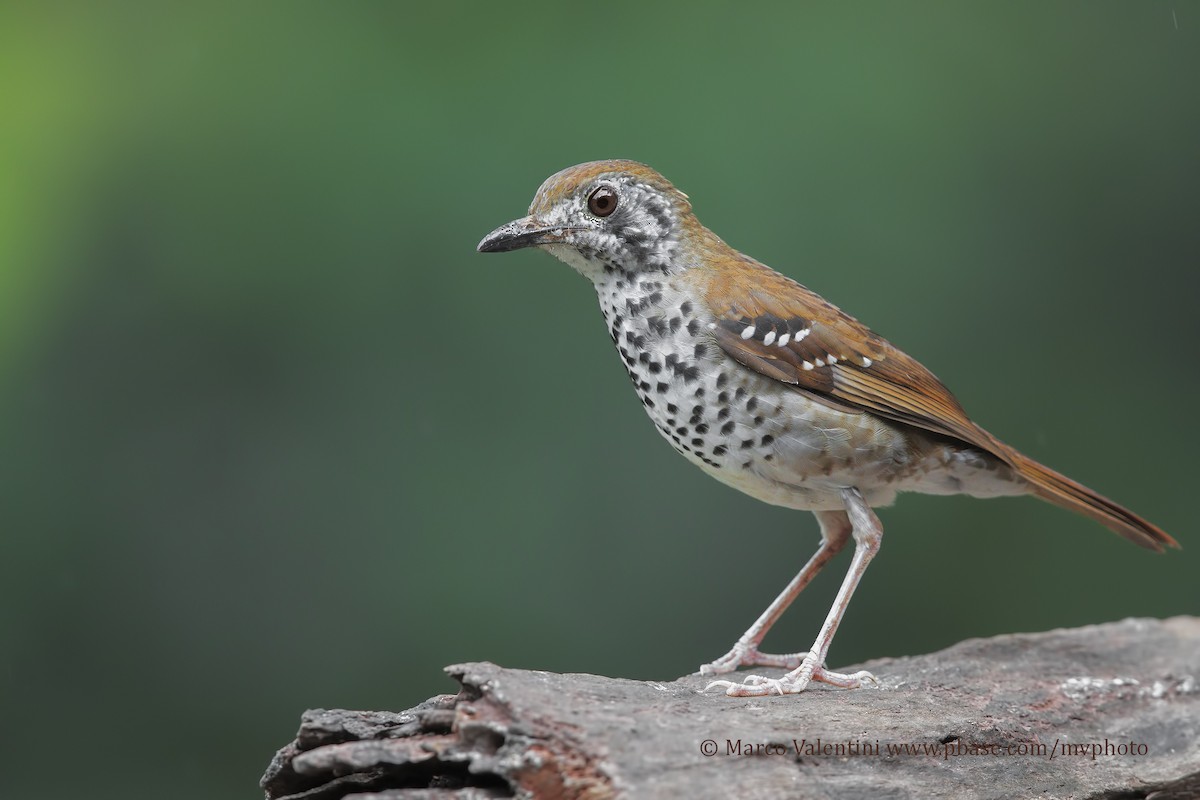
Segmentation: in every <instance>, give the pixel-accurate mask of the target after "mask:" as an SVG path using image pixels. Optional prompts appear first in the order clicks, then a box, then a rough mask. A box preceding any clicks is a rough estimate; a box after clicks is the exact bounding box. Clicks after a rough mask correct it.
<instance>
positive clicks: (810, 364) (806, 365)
mask: <svg viewBox="0 0 1200 800" xmlns="http://www.w3.org/2000/svg"><path fill="white" fill-rule="evenodd" d="M800 366H802V367H804V368H805V369H812V368H813V365H812V362H811V361H805V362H804V363H803V364H801V365H800Z"/></svg>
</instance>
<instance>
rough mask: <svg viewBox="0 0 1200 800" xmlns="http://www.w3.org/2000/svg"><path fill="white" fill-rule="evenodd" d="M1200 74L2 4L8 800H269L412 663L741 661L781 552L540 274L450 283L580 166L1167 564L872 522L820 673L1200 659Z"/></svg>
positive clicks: (482, 265) (882, 34)
mask: <svg viewBox="0 0 1200 800" xmlns="http://www.w3.org/2000/svg"><path fill="white" fill-rule="evenodd" d="M1198 35H1200V6H1198V5H1197V4H1196V3H1195V2H1178V3H1165V2H1139V3H1126V2H1111V3H1095V2H1086V3H1085V2H1075V3H1046V2H1024V3H994V4H991V5H990V6H987V7H985V6H982V5H979V4H948V3H931V4H926V5H917V4H913V3H907V4H886V3H842V4H819V5H818V4H792V3H782V2H781V3H778V4H775V5H769V6H745V5H743V6H739V10H738V11H736V12H734V11H731V10H729V8H728V7H726V6H725V5H722V4H711V3H710V4H704V3H680V4H674V5H668V4H644V3H620V2H607V3H596V4H563V3H545V4H542V5H534V4H525V5H523V6H519V7H518V6H511V5H506V4H493V5H488V4H459V3H443V4H440V5H437V6H436V7H435V5H434V4H415V3H414V4H398V3H397V4H381V3H357V4H332V3H330V4H321V5H313V4H302V3H289V4H274V5H269V6H265V7H263V6H260V7H253V8H252V7H251V6H249V5H241V4H239V5H227V6H218V5H212V4H206V5H204V6H202V7H193V8H188V7H184V6H183V5H182V4H174V5H161V6H155V5H149V4H147V5H135V4H120V3H106V4H78V5H69V4H37V5H35V4H25V5H21V6H18V5H16V4H6V5H5V6H4V7H3V10H0V103H2V106H0V108H2V117H3V119H2V121H0V447H2V451H3V453H4V458H3V460H0V470H2V475H0V510H2V514H3V518H2V523H0V524H2V526H3V533H2V535H0V704H2V713H3V716H4V719H5V723H4V725H5V727H6V728H7V729H8V732H7V733H6V734H5V735H4V736H3V737H2V738H3V744H2V746H0V796H3V797H25V796H33V794H35V793H36V795H37V796H39V797H67V796H77V795H80V794H86V795H87V796H89V797H96V798H105V797H114V798H115V797H118V796H119V797H127V796H131V795H130V794H129V790H128V788H127V787H128V786H129V784H130V783H131V782H132V783H134V784H137V783H141V784H142V785H143V786H144V787H145V792H144V796H164V795H163V792H164V791H165V789H164V787H170V789H169V794H170V796H171V797H174V798H183V799H184V800H187V799H188V798H212V797H229V798H235V797H247V798H249V797H255V796H257V794H258V790H257V787H256V781H257V778H258V776H259V774H260V773H261V771H262V769H263V768H264V767H265V766H266V764H267V761H268V760H269V758H270V756H271V754H272V753H273V751H274V749H275V748H276V747H278V746H280V745H282V744H284V743H285V742H286V741H287V740H288V739H289V738H290V737H291V735H292V734H293V732H294V730H295V728H296V724H297V720H298V715H299V714H300V712H301V711H303V710H304V709H305V708H308V707H321V706H325V707H329V706H346V707H354V708H359V707H361V708H390V709H401V708H405V707H407V706H409V705H412V704H414V703H416V702H418V701H420V700H422V699H424V698H426V697H427V696H429V695H431V694H434V693H438V692H452V691H454V689H455V687H454V684H453V683H452V682H451V681H450V680H449V679H447V678H445V677H444V676H443V675H442V674H441V672H440V669H441V667H442V666H443V665H446V664H450V663H455V662H460V661H466V660H482V659H488V660H492V661H496V662H499V663H501V664H504V665H507V666H513V667H528V668H538V669H547V670H568V671H586V672H596V673H603V674H607V675H614V676H624V677H631V678H653V679H670V678H673V677H675V676H677V675H680V674H682V673H686V672H689V671H692V670H694V669H695V668H696V667H697V666H698V665H699V664H700V663H702V662H705V661H708V660H711V659H712V658H715V657H716V656H718V655H721V654H722V653H724V652H725V651H726V649H727V648H728V647H729V646H730V644H732V642H733V641H734V639H735V638H736V637H737V636H738V635H739V634H740V633H741V632H742V630H743V629H744V628H745V627H746V625H748V624H749V623H750V622H751V621H752V620H753V619H754V617H755V616H756V615H757V614H758V612H759V611H760V610H761V609H762V608H763V607H764V605H765V604H766V603H767V602H768V601H769V600H770V599H771V598H772V597H773V596H774V595H775V593H776V592H777V591H778V590H779V589H780V588H781V587H782V586H783V584H784V583H785V582H786V581H787V580H788V579H789V578H790V577H791V575H792V574H793V573H794V572H795V570H796V569H797V568H798V567H799V565H800V564H801V563H802V562H803V560H804V559H806V558H807V557H808V555H809V553H810V552H811V550H812V549H813V548H814V547H815V544H816V541H817V537H816V531H817V528H816V524H815V521H814V520H813V519H812V517H811V516H810V515H807V514H802V513H798V512H791V511H786V510H783V509H777V508H773V507H768V506H765V505H761V504H759V503H757V502H755V501H753V500H750V499H749V498H746V497H743V496H741V495H739V494H737V493H736V492H734V491H733V490H731V489H727V488H724V487H721V486H719V485H718V484H717V483H715V482H714V481H712V480H711V479H710V478H707V477H705V476H704V475H703V474H701V473H700V472H699V471H698V470H696V469H694V468H692V467H690V466H689V465H687V464H686V463H685V462H684V461H683V460H682V459H680V458H679V457H678V456H676V455H675V454H674V453H673V452H672V451H671V449H670V448H669V447H668V446H667V445H666V444H665V443H664V442H662V441H660V440H659V438H658V436H657V435H656V433H655V432H654V429H653V427H652V426H651V425H650V424H649V422H648V421H647V420H646V419H645V418H644V415H643V413H642V411H641V408H640V405H639V403H638V401H637V399H636V397H635V395H634V393H633V392H632V391H631V390H630V388H629V387H628V385H627V379H626V378H625V376H624V373H623V370H622V367H621V364H620V362H619V359H618V358H617V357H616V356H615V355H614V354H613V353H612V352H611V345H610V343H609V341H608V337H607V336H606V334H605V330H604V327H603V324H602V321H601V318H600V315H599V312H598V310H597V308H596V307H595V300H594V297H593V295H592V293H591V290H590V287H589V286H588V285H587V284H586V283H585V282H584V281H583V280H581V279H580V278H579V277H578V276H576V275H575V274H574V273H572V272H571V271H570V270H569V269H568V268H567V267H565V266H564V265H562V264H560V263H558V262H556V261H554V260H552V259H551V258H550V257H548V256H546V255H543V254H540V253H536V252H521V253H516V254H512V255H506V256H487V257H485V256H480V255H477V254H476V253H475V252H474V247H475V243H476V242H477V241H478V240H479V238H480V237H481V236H482V235H483V234H484V233H486V232H487V231H489V230H491V229H492V228H493V227H494V226H496V225H499V224H500V223H502V222H505V221H507V220H509V219H511V218H513V217H516V216H519V215H521V214H523V213H524V210H525V208H526V206H527V205H528V203H529V201H530V199H531V197H532V195H533V192H534V190H535V189H536V188H537V186H538V185H539V183H540V182H541V181H542V179H543V178H544V177H546V176H547V175H549V174H550V173H552V172H554V171H556V170H558V169H560V168H562V167H565V166H568V165H570V164H574V163H577V162H580V161H587V160H592V159H597V158H608V157H625V158H634V159H638V160H642V161H646V162H648V163H650V164H652V165H654V166H655V167H657V168H658V169H659V170H660V171H662V172H663V173H665V174H666V175H667V176H668V177H669V178H670V179H672V180H674V181H675V182H676V183H677V184H678V185H679V186H680V187H681V188H683V190H684V191H686V192H688V193H689V194H690V195H691V197H692V200H693V202H694V204H695V208H696V209H697V211H698V213H699V215H700V217H701V219H702V220H703V221H704V222H705V223H706V224H707V225H709V226H710V227H712V228H713V229H715V230H716V231H717V232H718V233H719V234H720V235H721V236H722V237H724V238H725V239H726V240H727V241H729V242H730V243H731V244H733V245H734V246H736V247H739V248H741V249H743V250H745V251H747V252H749V253H751V254H752V255H754V256H756V257H757V258H759V259H761V260H763V261H765V262H766V263H768V264H771V265H773V266H775V267H777V268H779V269H781V270H782V271H784V272H786V273H788V274H789V275H792V276H793V277H796V278H797V279H799V280H801V281H802V282H804V283H806V284H807V285H809V286H810V287H812V288H814V289H815V290H817V291H819V292H821V293H822V294H824V295H825V296H826V297H828V298H830V299H831V300H833V301H834V302H836V303H838V304H840V305H841V306H843V307H844V308H846V309H847V310H848V311H850V312H851V313H853V314H855V315H856V316H858V317H859V318H861V319H863V320H865V321H867V322H868V323H869V324H870V325H871V326H872V327H873V328H875V329H876V330H877V331H879V332H881V333H883V334H884V335H885V336H888V337H889V338H891V339H892V341H894V342H895V343H896V344H898V345H899V346H901V347H902V348H904V349H906V350H908V351H909V352H910V353H912V354H914V355H915V356H917V357H918V358H919V359H921V360H922V361H923V362H924V363H926V364H927V365H928V366H929V367H930V368H931V369H933V370H934V372H935V373H937V374H938V375H939V376H940V377H941V378H942V379H943V380H944V381H946V383H947V384H948V385H949V386H950V387H951V388H952V389H954V390H955V392H956V393H957V394H958V396H959V397H960V399H961V400H962V401H963V403H964V404H965V405H966V407H967V408H968V409H969V410H971V412H972V413H973V415H974V416H975V417H976V418H977V419H978V420H979V421H980V422H981V423H982V424H984V425H985V426H986V427H988V428H990V429H991V430H993V431H994V432H995V433H997V434H999V435H1000V436H1001V437H1003V438H1005V439H1006V440H1008V441H1010V442H1011V443H1013V444H1015V445H1017V446H1018V447H1021V448H1022V449H1024V450H1026V451H1027V452H1028V453H1030V454H1031V455H1033V456H1035V457H1037V458H1040V459H1043V460H1045V461H1047V462H1048V463H1050V464H1051V465H1053V466H1056V467H1057V468H1059V469H1062V470H1064V471H1065V472H1067V473H1068V474H1070V475H1072V476H1074V477H1076V478H1078V479H1080V480H1082V481H1084V482H1086V483H1088V484H1089V485H1091V486H1093V487H1094V488H1096V489H1098V490H1100V491H1102V492H1105V493H1109V494H1111V495H1112V496H1113V497H1115V498H1117V499H1118V500H1120V501H1121V502H1123V503H1127V504H1129V505H1130V506H1131V507H1132V508H1134V509H1136V510H1138V511H1139V512H1141V513H1143V514H1145V515H1146V516H1148V517H1150V518H1151V519H1153V520H1154V521H1156V522H1157V523H1159V524H1160V525H1162V526H1163V527H1165V528H1166V529H1167V530H1168V531H1171V532H1172V533H1173V534H1174V535H1175V536H1176V537H1177V538H1179V539H1180V540H1181V541H1183V542H1184V544H1185V545H1186V546H1187V547H1188V550H1187V551H1185V552H1184V553H1171V554H1169V555H1167V556H1165V557H1155V556H1153V555H1151V554H1148V553H1145V552H1143V551H1140V550H1137V549H1136V548H1134V547H1133V546H1131V545H1129V544H1128V543H1126V542H1124V541H1122V540H1120V539H1119V538H1117V537H1116V536H1113V535H1112V534H1110V533H1108V532H1107V531H1105V530H1104V529H1102V528H1101V527H1099V526H1097V525H1095V524H1094V523H1091V522H1088V521H1086V520H1083V519H1080V518H1076V517H1073V516H1071V515H1069V514H1067V513H1065V512H1062V511H1060V510H1057V509H1054V508H1052V507H1049V506H1047V505H1044V504H1040V503H1038V502H1036V501H1033V500H1028V499H1017V500H997V501H990V502H981V501H975V500H969V499H963V498H928V497H917V496H910V497H906V498H904V499H902V500H901V502H900V503H899V504H898V505H897V506H896V507H895V508H894V509H892V510H888V511H886V512H884V514H883V519H884V522H885V525H886V526H887V535H886V536H885V544H884V547H883V554H882V557H881V558H880V559H879V560H878V561H877V562H876V563H875V565H874V566H873V567H872V569H871V570H870V574H869V575H868V576H867V578H866V580H865V582H864V584H863V587H862V589H861V591H860V594H859V596H857V597H856V598H855V600H854V603H853V604H852V605H851V608H850V612H849V614H848V616H847V619H846V623H845V625H844V627H843V629H842V632H841V633H840V635H839V636H838V639H837V641H836V643H835V645H834V648H833V653H832V659H831V663H832V664H833V665H835V666H837V665H847V664H850V663H852V662H856V661H860V660H863V659H867V658H870V657H874V656H883V655H901V654H909V653H920V652H925V651H929V650H932V649H936V648H941V647H944V646H946V645H949V644H951V643H952V642H955V641H957V640H959V639H961V638H963V637H968V636H987V635H990V634H996V633H1001V632H1008V631H1028V630H1041V629H1047V628H1052V627H1057V626H1073V625H1081V624H1085V623H1091V622H1101V621H1106V620H1114V619H1118V618H1121V617H1125V616H1129V615H1149V616H1169V615H1173V614H1180V613H1196V612H1198V611H1200V598H1198V592H1197V589H1196V570H1195V567H1194V556H1195V552H1196V551H1197V550H1198V549H1200V542H1197V541H1196V540H1195V538H1194V537H1193V535H1192V533H1193V530H1192V529H1193V526H1192V525H1191V524H1190V519H1191V516H1192V514H1193V513H1194V512H1193V511H1192V510H1191V500H1190V498H1189V497H1188V496H1187V495H1188V494H1190V493H1191V492H1193V491H1195V490H1196V489H1195V485H1194V483H1195V478H1196V476H1197V471H1196V468H1195V463H1196V456H1195V454H1196V452H1197V449H1198V447H1200V436H1198V435H1197V431H1196V425H1195V423H1194V421H1193V417H1192V416H1191V414H1192V411H1193V410H1194V409H1195V406H1194V405H1193V404H1194V403H1195V402H1196V397H1197V389H1198V388H1200V387H1198V384H1200V370H1198V368H1197V365H1196V361H1195V358H1194V352H1193V348H1194V347H1195V346H1196V343H1197V341H1198V340H1200V338H1198V333H1200V323H1198V322H1197V314H1196V302H1197V300H1196V285H1197V279H1196V272H1197V265H1198V264H1200V248H1198V238H1200V234H1198V230H1200V226H1198V220H1200V214H1198V211H1200V204H1198V202H1197V194H1196V193H1197V185H1198V184H1200V168H1198V165H1200V148H1198V146H1197V143H1198V142H1200V96H1198V95H1197V77H1198V76H1200V47H1198V43H1200V42H1198ZM1185 412H1186V414H1187V416H1184V413H1185ZM845 564H846V561H845V560H844V559H843V560H841V561H839V562H838V564H837V565H836V566H835V567H834V569H833V570H831V571H830V574H826V575H823V576H822V577H821V579H820V580H818V581H817V582H816V584H815V585H814V586H813V587H812V588H811V589H810V590H809V592H808V593H807V594H806V596H805V597H804V598H803V600H802V601H801V602H800V603H799V605H798V607H797V608H795V609H794V610H793V612H792V613H790V614H789V615H788V616H786V617H785V618H784V620H783V621H782V622H781V624H780V625H779V626H778V628H777V633H776V634H775V635H773V636H772V637H771V638H770V639H768V644H769V645H771V646H772V649H776V648H787V649H798V648H803V647H804V646H806V645H807V644H808V643H809V642H810V641H811V639H812V637H813V636H814V635H815V633H816V630H817V628H818V627H819V625H820V621H821V619H822V618H823V616H824V614H825V611H826V609H827V608H828V604H829V602H830V600H831V599H832V595H833V592H834V589H835V586H836V584H837V582H838V581H839V580H840V577H841V570H842V569H844V566H845ZM798 705H803V703H802V701H801V702H800V703H798ZM59 740H63V741H65V744H60V743H58V742H59ZM68 749H69V751H70V752H71V755H70V756H65V755H64V751H65V750H68ZM135 796H136V795H135Z"/></svg>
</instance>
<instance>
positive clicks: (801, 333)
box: [792, 328, 812, 342]
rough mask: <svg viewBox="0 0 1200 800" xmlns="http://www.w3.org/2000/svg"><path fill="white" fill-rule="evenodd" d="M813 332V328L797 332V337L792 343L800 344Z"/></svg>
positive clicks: (793, 338) (794, 337)
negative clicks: (799, 342)
mask: <svg viewBox="0 0 1200 800" xmlns="http://www.w3.org/2000/svg"><path fill="white" fill-rule="evenodd" d="M811 332H812V329H811V328H805V329H804V330H802V331H796V335H795V336H793V337H792V341H794V342H798V341H800V340H801V339H803V338H804V337H805V336H808V334H809V333H811Z"/></svg>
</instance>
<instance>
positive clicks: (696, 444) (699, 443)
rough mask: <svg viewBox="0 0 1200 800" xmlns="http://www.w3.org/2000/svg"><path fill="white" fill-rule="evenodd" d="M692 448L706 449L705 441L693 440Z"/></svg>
mask: <svg viewBox="0 0 1200 800" xmlns="http://www.w3.org/2000/svg"><path fill="white" fill-rule="evenodd" d="M692 447H704V440H703V439H700V438H696V439H692Z"/></svg>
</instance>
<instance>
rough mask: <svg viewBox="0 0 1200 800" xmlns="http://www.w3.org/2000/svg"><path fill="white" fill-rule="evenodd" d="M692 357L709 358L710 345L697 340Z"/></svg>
mask: <svg viewBox="0 0 1200 800" xmlns="http://www.w3.org/2000/svg"><path fill="white" fill-rule="evenodd" d="M692 357H693V358H698V359H699V358H707V357H708V345H707V344H705V343H704V342H696V346H695V347H694V348H692Z"/></svg>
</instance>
